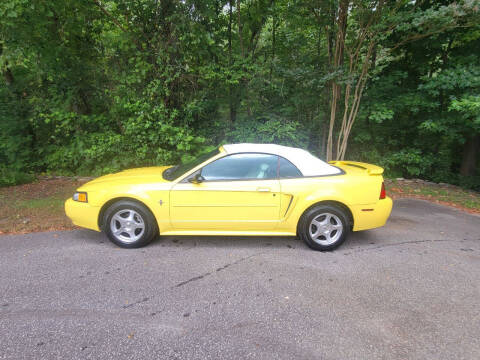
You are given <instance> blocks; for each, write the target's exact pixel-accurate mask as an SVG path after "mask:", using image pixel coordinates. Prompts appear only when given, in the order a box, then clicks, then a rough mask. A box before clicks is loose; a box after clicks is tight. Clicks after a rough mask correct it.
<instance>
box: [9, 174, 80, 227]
mask: <svg viewBox="0 0 480 360" xmlns="http://www.w3.org/2000/svg"><path fill="white" fill-rule="evenodd" d="M81 184H82V182H79V181H76V180H74V179H51V180H40V181H36V182H33V183H31V184H24V185H17V186H10V187H5V188H0V234H10V233H27V232H35V231H49V230H70V229H73V228H74V226H73V224H72V223H71V221H70V219H68V218H67V217H66V216H65V211H64V207H63V204H64V202H65V200H66V199H67V198H69V197H70V196H72V194H73V193H74V191H75V189H77V188H78V187H79V186H80V185H81Z"/></svg>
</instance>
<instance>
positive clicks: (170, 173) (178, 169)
mask: <svg viewBox="0 0 480 360" xmlns="http://www.w3.org/2000/svg"><path fill="white" fill-rule="evenodd" d="M218 153H220V151H219V150H218V149H215V150H213V151H210V152H209V153H206V154H203V155H200V156H199V157H197V158H196V159H194V160H192V161H188V162H186V163H183V164H179V165H175V166H172V167H171V168H168V169H167V170H165V171H164V172H163V174H162V176H163V178H164V179H165V180H168V181H172V180H175V179H177V178H178V177H180V176H182V175H183V174H185V173H186V172H189V171H190V170H192V169H193V168H194V167H196V166H198V165H200V164H201V163H203V162H204V161H206V160H208V159H210V158H211V157H212V156H215V155H217V154H218Z"/></svg>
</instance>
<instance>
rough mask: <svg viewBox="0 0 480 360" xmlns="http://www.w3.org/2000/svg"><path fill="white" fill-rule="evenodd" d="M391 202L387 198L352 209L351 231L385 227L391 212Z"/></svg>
mask: <svg viewBox="0 0 480 360" xmlns="http://www.w3.org/2000/svg"><path fill="white" fill-rule="evenodd" d="M392 206H393V201H392V199H391V198H389V197H388V196H387V197H386V198H385V199H382V200H378V201H377V203H375V204H370V205H356V206H353V207H352V214H353V231H360V230H367V229H374V228H377V227H380V226H383V225H385V223H386V222H387V220H388V217H389V216H390V213H391V212H392Z"/></svg>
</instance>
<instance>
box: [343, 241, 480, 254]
mask: <svg viewBox="0 0 480 360" xmlns="http://www.w3.org/2000/svg"><path fill="white" fill-rule="evenodd" d="M463 240H466V241H478V240H480V239H463ZM449 241H455V242H458V240H455V239H436V240H413V241H402V242H399V243H394V244H384V245H378V246H372V247H367V248H363V249H354V250H352V251H350V252H346V253H344V254H343V255H351V254H354V253H359V252H364V251H371V250H377V249H382V248H386V247H393V246H401V245H409V244H421V243H434V242H449Z"/></svg>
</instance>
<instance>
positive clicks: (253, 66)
mask: <svg viewBox="0 0 480 360" xmlns="http://www.w3.org/2000/svg"><path fill="white" fill-rule="evenodd" d="M342 4H343V5H346V6H347V8H348V9H349V11H348V13H347V16H348V21H347V23H346V24H345V31H346V32H345V34H346V36H345V39H344V41H345V44H344V45H345V46H344V51H343V53H342V56H341V57H340V58H338V60H339V61H338V62H336V63H334V62H333V60H332V56H333V54H332V51H333V50H334V49H336V41H337V40H338V39H337V38H336V36H335V34H338V31H339V29H340V24H339V23H338V22H337V21H338V15H339V14H338V12H339V10H338V9H339V8H340V7H341V6H342ZM479 7H480V3H479V1H478V0H463V1H440V2H431V1H426V2H411V1H394V2H384V1H373V2H372V1H359V0H315V1H313V0H305V1H299V2H291V1H286V0H241V1H227V0H215V1H214V0H202V1H199V0H186V1H175V0H165V1H154V0H135V1H133V0H122V1H119V0H102V1H100V0H89V1H64V0H50V1H47V2H45V1H40V0H28V1H27V0H4V1H2V2H1V3H0V18H1V19H2V21H1V22H0V73H1V75H2V78H3V80H2V81H1V82H0V185H9V184H14V183H19V182H26V181H30V180H31V179H32V175H33V174H35V173H38V172H55V173H63V174H94V175H98V174H103V173H108V172H112V171H117V170H120V169H124V168H127V167H132V166H144V165H154V164H173V163H175V162H178V161H180V160H182V159H183V160H187V159H188V158H191V157H192V156H195V155H196V154H199V153H202V152H204V151H207V150H208V149H210V148H211V147H212V146H216V145H218V144H220V143H225V142H274V143H280V144H286V145H292V146H300V147H303V148H309V149H310V150H311V151H312V152H314V153H317V154H318V155H320V156H325V154H326V143H327V138H328V134H329V126H330V123H329V122H330V118H331V112H332V111H331V110H332V107H333V106H334V105H332V86H333V84H337V85H338V86H339V87H340V89H341V90H340V94H339V97H338V98H339V99H342V101H339V102H338V103H337V105H335V106H336V108H335V109H336V113H337V114H340V115H338V117H339V118H340V121H337V123H335V124H334V126H333V127H332V132H333V133H334V134H340V133H341V128H340V125H339V123H341V117H342V116H343V113H344V110H345V108H346V107H348V106H351V105H352V102H351V101H352V100H351V98H349V97H348V96H344V95H346V94H345V92H346V89H348V88H350V89H351V91H352V93H353V91H354V90H355V84H356V83H358V81H359V79H360V76H361V73H360V72H359V71H361V70H362V69H363V67H362V64H368V66H367V68H368V73H366V75H365V76H362V77H361V79H362V82H363V83H362V84H364V86H365V88H364V91H363V96H361V97H360V98H361V102H360V98H358V99H357V100H358V104H359V109H358V114H357V115H356V116H357V119H356V121H355V125H354V126H353V128H352V134H351V135H350V140H349V145H348V150H347V156H346V157H347V158H350V159H353V160H364V161H370V162H375V163H380V164H382V165H383V166H385V168H386V169H387V173H388V174H390V175H391V176H415V177H423V178H427V179H432V180H435V181H449V182H454V183H458V184H462V185H465V186H469V187H474V188H479V187H480V185H479V181H478V176H479V173H478V161H479V158H480V155H479V156H477V159H476V160H475V161H476V163H477V167H476V168H477V170H476V172H471V171H470V173H469V174H468V175H469V176H468V177H465V176H460V175H459V173H460V169H461V168H463V165H462V164H463V163H464V161H465V158H466V155H471V150H468V151H467V150H465V149H467V145H468V144H470V143H471V141H472V139H474V138H475V136H480V135H479V134H480V100H479V94H480V66H479V63H478V56H477V54H478V53H479V52H480V27H479V25H478V24H479V23H480V22H479V21H478V20H479V16H478V14H479ZM367 30H368V31H367ZM362 31H367V32H365V34H368V36H367V37H365V38H364V40H363V42H362V41H359V39H360V38H361V36H362ZM357 45H358V52H356V51H357V50H356V49H357V47H356V46H357ZM373 45H374V46H373ZM355 54H356V55H355ZM354 56H356V59H357V62H356V63H355V64H356V65H354V66H353V67H352V65H351V62H350V60H351V59H352V58H354ZM343 99H347V101H345V102H343ZM349 99H350V100H349ZM357 100H355V101H357ZM469 149H470V148H469ZM477 152H478V151H477ZM467 157H468V156H467Z"/></svg>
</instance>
